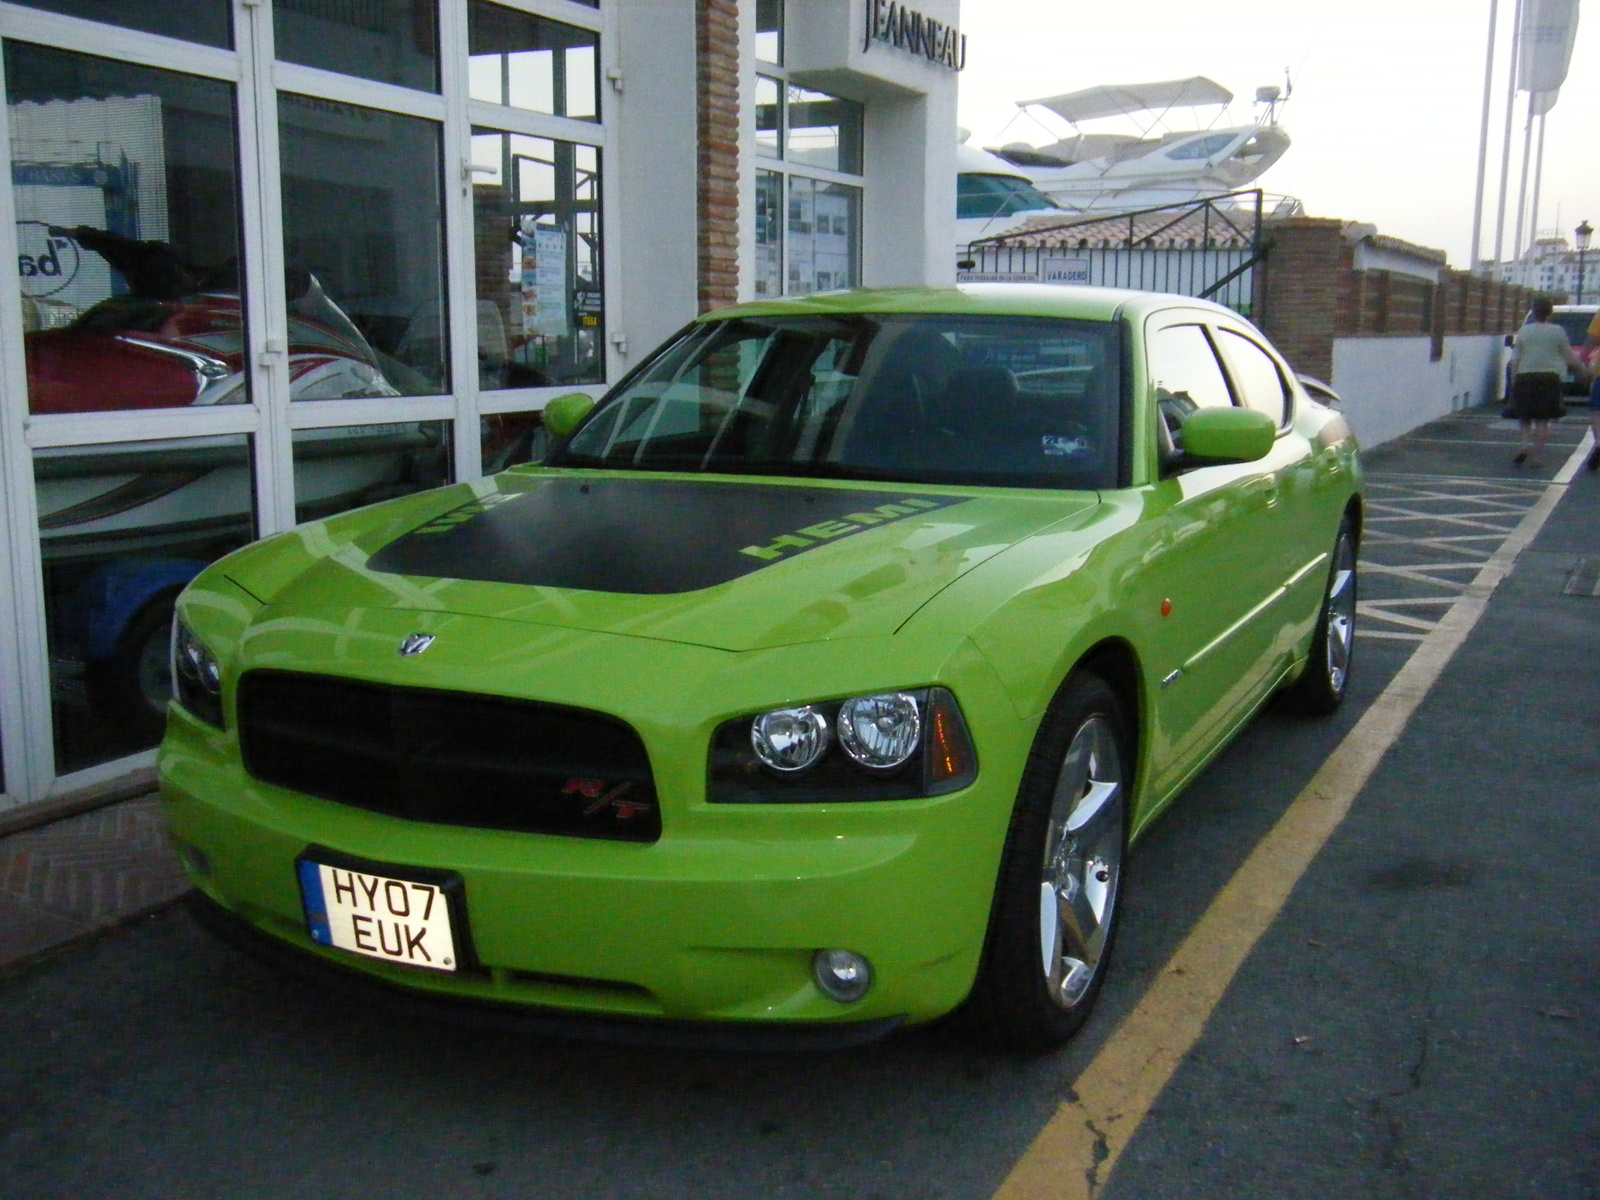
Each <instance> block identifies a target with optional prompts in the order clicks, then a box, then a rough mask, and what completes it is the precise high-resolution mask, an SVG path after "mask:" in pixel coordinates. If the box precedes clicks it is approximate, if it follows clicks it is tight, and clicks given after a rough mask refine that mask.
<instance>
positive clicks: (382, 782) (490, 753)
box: [239, 670, 661, 842]
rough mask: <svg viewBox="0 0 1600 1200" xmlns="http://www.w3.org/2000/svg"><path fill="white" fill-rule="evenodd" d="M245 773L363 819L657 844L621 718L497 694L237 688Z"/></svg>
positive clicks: (263, 682)
mask: <svg viewBox="0 0 1600 1200" xmlns="http://www.w3.org/2000/svg"><path fill="white" fill-rule="evenodd" d="M239 743H240V748H241V750H242V751H243V755H244V765H245V769H246V770H247V771H249V772H250V774H251V775H253V776H254V777H255V778H257V779H259V780H261V781H263V782H264V783H271V784H276V785H278V786H279V787H285V788H291V789H293V790H294V791H297V792H305V793H307V794H309V795H312V796H319V797H321V798H322V799H324V800H332V801H335V802H336V803H339V804H348V805H351V806H352V807H355V808H363V809H367V810H368V811H371V812H379V813H386V814H388V815H389V816H394V817H404V818H406V819H408V820H412V821H431V822H436V823H439V824H443V825H467V826H472V827H474V828H480V829H514V830H520V831H524V832H530V833H555V834H564V835H567V836H570V837H592V838H610V839H614V840H620V841H628V842H653V841H655V840H656V839H657V838H659V837H660V836H661V813H660V810H659V808H658V807H657V805H656V792H655V781H654V778H653V777H652V775H651V773H650V759H649V756H648V755H647V754H646V753H645V748H644V743H643V742H642V741H640V740H639V735H638V734H637V733H635V732H634V731H633V729H632V728H631V727H630V726H628V725H627V724H625V723H624V722H622V721H619V720H616V719H615V718H612V717H608V716H604V715H602V714H600V713H594V712H587V711H584V710H582V709H573V708H561V707H558V706H556V705H551V704H536V703H533V702H531V701H524V700H508V699H505V698H503V697H499V696H479V695H473V694H471V693H465V692H445V691H434V690H431V689H427V688H407V687H391V686H388V685H386V684H379V683H363V682H358V681H356V680H350V679H336V678H332V677H330V676H324V675H304V674H300V673H298V672H291V671H268V670H261V671H250V672H247V673H246V674H245V676H244V678H243V679H242V680H241V681H240V684H239Z"/></svg>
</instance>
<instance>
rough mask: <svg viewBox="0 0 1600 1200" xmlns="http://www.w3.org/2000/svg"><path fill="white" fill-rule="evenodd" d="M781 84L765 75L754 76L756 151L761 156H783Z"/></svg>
mask: <svg viewBox="0 0 1600 1200" xmlns="http://www.w3.org/2000/svg"><path fill="white" fill-rule="evenodd" d="M781 94H782V85H781V84H780V83H779V82H778V81H777V80H776V79H768V78H767V77H766V76H765V75H757V76H756V153H757V154H759V155H761V157H762V158H782V157H783V106H782V105H781V104H780V103H779V99H778V98H779V96H780V95H781Z"/></svg>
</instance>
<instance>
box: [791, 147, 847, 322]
mask: <svg viewBox="0 0 1600 1200" xmlns="http://www.w3.org/2000/svg"><path fill="white" fill-rule="evenodd" d="M787 243H788V245H787V250H788V255H787V257H788V262H789V277H788V287H787V290H788V292H789V294H790V295H794V296H798V295H803V294H805V293H807V292H826V291H830V290H832V289H834V288H847V287H854V286H855V285H856V283H857V282H858V280H859V278H860V271H859V269H858V267H857V259H858V252H859V249H860V246H861V189H860V188H855V187H850V186H848V185H846V184H842V183H823V182H822V181H820V180H816V179H807V178H806V177H805V176H803V175H791V176H789V235H788V238H787Z"/></svg>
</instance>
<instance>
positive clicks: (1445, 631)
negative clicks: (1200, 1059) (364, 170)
mask: <svg viewBox="0 0 1600 1200" xmlns="http://www.w3.org/2000/svg"><path fill="white" fill-rule="evenodd" d="M1589 444H1590V442H1589V439H1588V438H1587V437H1585V439H1584V441H1583V442H1582V443H1581V444H1580V445H1579V446H1578V448H1577V449H1576V450H1575V451H1573V454H1572V457H1571V458H1570V459H1569V460H1568V461H1567V463H1566V464H1565V466H1563V468H1562V470H1561V471H1559V472H1558V473H1557V474H1556V477H1555V478H1554V479H1553V480H1551V481H1550V483H1549V484H1547V485H1546V486H1545V488H1544V489H1543V492H1542V494H1541V495H1540V496H1539V499H1538V500H1537V501H1536V502H1535V503H1534V505H1533V507H1532V508H1531V509H1530V510H1529V511H1528V513H1527V515H1526V516H1524V517H1523V519H1522V521H1521V522H1520V523H1519V524H1518V525H1517V527H1516V528H1515V529H1514V530H1512V531H1511V533H1510V535H1509V536H1508V537H1507V538H1506V540H1505V542H1504V544H1502V545H1501V546H1500V548H1499V549H1498V550H1496V551H1495V553H1494V554H1493V555H1492V556H1491V557H1490V559H1489V561H1488V562H1486V563H1484V564H1483V566H1482V568H1481V569H1480V570H1479V571H1478V573H1477V575H1476V576H1475V577H1474V578H1473V580H1472V582H1471V583H1470V584H1468V585H1467V587H1466V589H1465V591H1464V592H1463V594H1462V596H1461V598H1460V599H1459V600H1458V601H1457V602H1456V604H1455V605H1454V606H1453V607H1451V608H1450V610H1449V611H1448V612H1447V613H1445V614H1444V616H1443V617H1442V618H1441V619H1440V621H1439V624H1438V626H1437V627H1436V628H1435V629H1434V630H1433V631H1432V632H1431V633H1429V634H1428V635H1427V636H1426V637H1425V638H1424V639H1423V640H1422V642H1421V644H1420V645H1418V647H1417V649H1416V651H1415V652H1414V653H1413V654H1412V655H1411V657H1410V659H1409V660H1408V661H1407V662H1406V664H1405V666H1403V667H1402V668H1401V669H1400V671H1399V673H1398V674H1396V675H1395V677H1394V679H1393V680H1391V681H1390V683H1389V686H1388V687H1387V688H1385V689H1384V691H1383V693H1382V695H1380V696H1379V697H1378V698H1377V699H1376V700H1375V701H1374V702H1373V703H1372V705H1371V706H1370V707H1369V708H1368V709H1367V710H1366V712H1364V713H1363V714H1362V715H1361V718H1360V720H1358V721H1357V722H1356V724H1355V727H1354V728H1353V729H1352V730H1351V731H1350V732H1349V733H1348V734H1347V735H1346V736H1345V739H1344V740H1343V741H1342V742H1340V743H1339V746H1338V748H1337V749H1335V750H1334V752H1333V753H1332V754H1331V755H1330V756H1329V757H1328V759H1327V760H1326V761H1325V762H1324V763H1323V765H1322V767H1321V769H1320V770H1318V771H1317V773H1316V774H1315V775H1313V776H1312V778H1311V781H1310V782H1309V783H1308V784H1306V786H1305V788H1304V789H1303V790H1302V791H1301V792H1300V794H1299V795H1298V796H1297V797H1295V800H1294V802H1293V803H1292V804H1290V806H1289V808H1288V809H1287V810H1286V811H1285V812H1284V814H1283V816H1282V817H1281V818H1280V819H1279V821H1278V823H1277V824H1276V825H1275V826H1273V828H1272V830H1271V831H1270V832H1269V833H1268V834H1267V835H1266V837H1264V838H1263V839H1262V840H1261V841H1260V842H1259V843H1258V844H1257V846H1256V848H1255V849H1254V850H1253V851H1252V852H1251V854H1250V856H1249V858H1247V859H1246V860H1245V862H1244V863H1243V865H1241V866H1240V867H1239V869H1238V871H1236V872H1235V873H1234V876H1233V878H1232V879H1230V880H1229V881H1228V883H1227V884H1226V885H1225V886H1224V887H1223V889H1222V890H1221V892H1219V893H1218V894H1217V897H1216V899H1215V900H1213V901H1212V903H1211V906H1210V907H1209V908H1208V909H1207V910H1206V911H1205V913H1204V914H1203V915H1202V916H1201V918H1200V920H1199V921H1198V922H1197V923H1196V924H1195V927H1194V928H1193V929H1192V930H1191V931H1190V933H1189V936H1188V937H1187V938H1186V939H1184V942H1183V944H1182V945H1180V946H1179V947H1178V949H1177V951H1176V952H1175V953H1174V954H1173V956H1172V957H1171V959H1169V960H1168V962H1167V964H1166V966H1164V967H1163V968H1162V970H1161V972H1160V973H1159V974H1158V975H1157V976H1156V978H1155V981H1154V982H1153V983H1152V984H1151V985H1150V987H1149V989H1148V990H1147V991H1146V992H1145V994H1144V996H1143V997H1142V998H1141V999H1140V1000H1139V1003H1138V1004H1137V1005H1136V1006H1135V1008H1134V1010H1133V1011H1132V1012H1131V1013H1129V1014H1128V1016H1127V1017H1126V1018H1125V1019H1124V1021H1123V1023H1122V1024H1121V1026H1119V1027H1118V1029H1117V1030H1116V1032H1115V1033H1113V1034H1112V1035H1111V1037H1110V1039H1109V1040H1108V1041H1107V1042H1106V1044H1105V1046H1104V1047H1102V1048H1101V1050H1100V1053H1099V1054H1098V1055H1096V1056H1095V1058H1094V1060H1093V1061H1092V1062H1090V1063H1089V1065H1088V1066H1087V1067H1086V1068H1084V1070H1083V1072H1082V1073H1081V1074H1080V1075H1079V1076H1078V1077H1077V1079H1075V1080H1074V1081H1073V1083H1072V1088H1071V1090H1070V1092H1069V1099H1068V1100H1067V1101H1066V1102H1064V1103H1063V1104H1062V1105H1061V1106H1060V1107H1059V1108H1058V1109H1057V1110H1056V1113H1055V1115H1054V1116H1053V1117H1052V1118H1051V1119H1050V1121H1049V1122H1048V1123H1047V1124H1046V1125H1045V1127H1044V1128H1043V1129H1042V1130H1041V1131H1040V1132H1039V1135H1038V1136H1037V1137H1036V1138H1035V1139H1034V1141H1033V1144H1032V1145H1031V1146H1030V1147H1029V1148H1028V1151H1027V1153H1026V1154H1024V1155H1023V1156H1022V1158H1021V1159H1020V1160H1018V1162H1017V1163H1016V1165H1015V1166H1013V1167H1012V1169H1011V1173H1010V1174H1009V1175H1008V1176H1007V1177H1006V1179H1005V1181H1004V1182H1003V1183H1001V1185H1000V1187H999V1189H998V1190H997V1191H996V1192H995V1200H1089V1198H1091V1197H1094V1196H1098V1195H1100V1194H1101V1192H1102V1191H1103V1190H1104V1189H1105V1186H1106V1184H1107V1182H1108V1181H1109V1179H1110V1177H1111V1172H1112V1170H1113V1168H1115V1166H1116V1164H1117V1159H1118V1158H1119V1157H1120V1156H1121V1154H1122V1151H1123V1150H1124V1149H1125V1148H1126V1147H1127V1145H1128V1143H1129V1142H1130V1141H1132V1140H1133V1136H1134V1134H1135V1133H1136V1132H1137V1131H1138V1128H1139V1125H1140V1123H1141V1122H1142V1121H1143V1120H1144V1117H1145V1115H1146V1114H1147V1113H1148V1112H1149V1111H1150V1107H1151V1105H1153V1104H1154V1103H1155V1101H1156V1099H1157V1098H1158V1097H1159V1096H1160V1094H1161V1092H1162V1090H1163V1089H1164V1088H1165V1087H1166V1085H1167V1081H1168V1080H1169V1079H1171V1078H1172V1075H1173V1073H1174V1072H1175V1071H1176V1070H1177V1069H1178V1065H1179V1064H1180V1063H1181V1062H1182V1061H1183V1058H1184V1056H1185V1055H1187V1054H1188V1053H1189V1051H1190V1049H1191V1048H1193V1046H1194V1044H1195V1042H1196V1041H1198V1040H1199V1038H1200V1035H1201V1033H1202V1032H1203V1031H1204V1029H1205V1026H1206V1022H1207V1021H1208V1020H1209V1019H1210V1017H1211V1013H1212V1012H1213V1011H1214V1010H1215V1009H1216V1007H1217V1005H1218V1004H1219V1003H1220V1002H1221V1000H1222V997H1223V995H1224V994H1225V993H1226V992H1227V989H1228V986H1229V984H1230V983H1232V981H1233V977H1234V975H1235V974H1237V972H1238V970H1239V967H1240V966H1241V965H1242V964H1243V963H1244V960H1245V958H1246V957H1247V956H1248V955H1249V953H1250V951H1251V950H1252V949H1254V948H1255V945H1256V943H1257V942H1258V941H1259V940H1260V939H1261V936H1262V935H1263V934H1264V933H1266V931H1267V930H1268V929H1269V928H1271V926H1272V924H1273V922H1274V921H1275V920H1276V919H1277V916H1278V913H1279V912H1280V911H1281V910H1282V908H1283V905H1284V903H1285V902H1286V901H1287V900H1288V898H1289V895H1290V893H1291V892H1292V891H1293V890H1294V887H1295V885H1296V884H1297V883H1298V882H1299V881H1300V877H1301V876H1302V875H1304V874H1305V871H1306V869H1307V868H1308V867H1309V866H1310V865H1311V863H1312V861H1313V860H1314V859H1315V858H1316V856H1317V854H1318V853H1319V852H1320V851H1321V849H1322V847H1323V846H1324V845H1325V844H1326V843H1327V841H1328V838H1329V837H1331V836H1332V834H1333V832H1334V830H1336V829H1337V828H1338V827H1339V824H1340V822H1342V821H1343V820H1344V818H1345V815H1346V814H1347V813H1349V811H1350V807H1351V805H1352V804H1353V803H1354V802H1355V798H1356V796H1357V795H1359V794H1360V792H1361V789H1362V788H1363V787H1364V786H1365V785H1366V782H1367V780H1368V778H1369V777H1370V776H1371V774H1372V772H1373V770H1374V769H1375V768H1376V767H1377V765H1378V763H1379V762H1380V761H1381V760H1382V758H1383V756H1384V754H1385V753H1386V752H1387V751H1388V749H1389V747H1391V746H1392V745H1394V743H1395V741H1396V740H1397V739H1398V738H1399V737H1400V734H1401V733H1402V731H1404V729H1405V727H1406V724H1407V722H1408V721H1409V720H1410V719H1411V715H1412V713H1414V712H1415V711H1416V709H1417V706H1418V705H1419V704H1421V703H1422V700H1423V698H1424V697H1425V696H1426V695H1427V694H1428V692H1429V691H1430V690H1431V689H1432V688H1433V685H1434V684H1435V683H1436V682H1437V681H1438V678H1439V676H1440V674H1441V673H1442V672H1443V671H1444V668H1445V666H1446V665H1447V664H1448V663H1449V662H1450V659H1451V658H1452V657H1453V656H1454V655H1455V653H1456V651H1457V650H1458V649H1460V647H1461V645H1462V643H1463V642H1465V641H1466V639H1467V635H1468V634H1469V633H1471V632H1472V629H1473V627H1474V626H1475V625H1476V624H1477V623H1478V619H1479V618H1480V617H1482V615H1483V613H1484V610H1485V609H1486V608H1487V607H1488V603H1489V598H1490V597H1491V596H1493V594H1494V592H1495V589H1496V588H1497V587H1499V585H1500V582H1501V581H1502V580H1503V579H1504V578H1505V577H1506V575H1507V574H1508V573H1509V572H1510V570H1511V567H1512V565H1513V564H1514V563H1515V561H1516V559H1517V556H1518V555H1519V554H1521V553H1522V551H1523V550H1524V549H1526V548H1527V546H1528V545H1529V543H1530V542H1532V540H1533V538H1534V537H1535V536H1536V535H1537V534H1538V532H1539V530H1540V529H1541V528H1542V527H1543V526H1544V523H1545V520H1546V519H1547V518H1548V517H1549V515H1550V512H1551V510H1552V509H1553V508H1554V507H1555V505H1556V502H1557V501H1558V500H1559V499H1560V498H1561V496H1562V495H1563V494H1564V493H1565V491H1566V485H1567V484H1568V483H1569V482H1570V481H1571V479H1572V477H1573V476H1574V475H1575V474H1576V473H1577V470H1578V467H1579V464H1580V463H1581V462H1582V461H1583V458H1584V457H1585V455H1586V454H1587V451H1588V447H1589Z"/></svg>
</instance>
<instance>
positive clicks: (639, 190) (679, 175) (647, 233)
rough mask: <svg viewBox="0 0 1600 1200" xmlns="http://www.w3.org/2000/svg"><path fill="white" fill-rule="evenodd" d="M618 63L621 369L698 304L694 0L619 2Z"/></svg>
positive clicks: (614, 180) (614, 300)
mask: <svg viewBox="0 0 1600 1200" xmlns="http://www.w3.org/2000/svg"><path fill="white" fill-rule="evenodd" d="M616 17H617V24H616V31H615V37H616V49H615V55H614V57H613V59H612V61H613V63H614V64H615V65H616V66H617V68H618V69H619V70H620V71H621V72H622V90H621V91H620V92H618V91H616V90H615V89H614V88H613V87H612V85H611V84H610V83H609V82H608V81H605V80H602V81H601V87H602V89H603V90H602V95H601V103H602V104H603V105H605V106H606V107H605V109H604V110H603V111H605V113H606V114H607V117H606V124H607V127H608V131H609V133H610V140H609V141H608V143H607V145H606V149H605V152H604V155H603V157H602V159H601V175H602V179H603V184H604V186H603V189H602V194H603V197H604V200H603V203H604V206H605V212H606V217H607V220H606V256H605V271H606V293H607V297H606V299H607V305H608V307H609V310H610V311H609V312H608V313H607V314H606V322H607V325H608V326H609V329H608V331H607V336H608V337H614V336H615V335H617V334H621V335H622V336H623V337H624V338H625V339H626V345H627V352H626V353H625V354H618V353H615V343H613V354H612V357H611V371H610V378H611V379H612V380H613V381H615V380H617V379H618V378H620V377H621V376H622V374H623V372H624V371H627V370H628V369H629V368H631V367H632V366H633V365H634V364H635V363H637V362H639V361H640V360H641V359H642V357H643V356H644V355H647V354H649V353H650V351H652V350H654V349H655V348H656V346H657V345H658V344H660V343H661V342H662V341H664V340H665V339H666V338H668V337H669V336H671V335H672V334H673V333H675V332H677V330H678V329H679V328H681V327H682V326H683V325H684V324H685V323H686V322H688V321H690V320H692V319H693V318H694V315H695V313H696V312H697V311H698V288H699V282H698V281H699V273H698V253H699V245H698V242H697V240H696V238H697V230H698V228H699V219H698V216H697V215H696V211H695V206H696V196H697V193H696V190H695V189H696V175H697V163H696V154H697V152H696V147H697V146H698V144H699V143H698V140H697V138H698V135H697V132H696V127H695V108H696V95H695V65H694V64H695V11H694V2H693V0H651V3H648V4H628V5H619V6H617V9H616Z"/></svg>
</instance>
